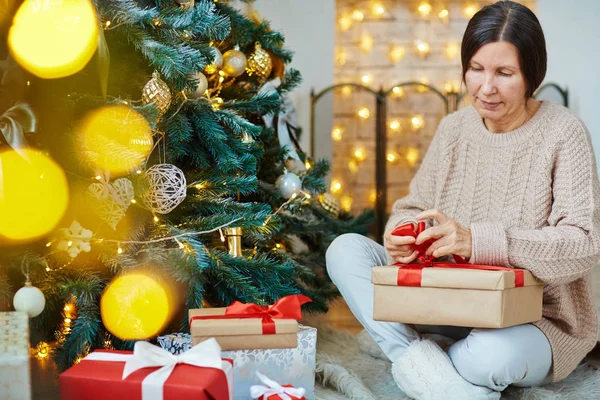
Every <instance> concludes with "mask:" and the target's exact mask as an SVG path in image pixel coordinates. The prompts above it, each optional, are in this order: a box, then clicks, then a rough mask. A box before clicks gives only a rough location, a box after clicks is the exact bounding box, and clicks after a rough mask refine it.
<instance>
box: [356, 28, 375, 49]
mask: <svg viewBox="0 0 600 400" xmlns="http://www.w3.org/2000/svg"><path fill="white" fill-rule="evenodd" d="M373 45H374V40H373V36H371V35H370V34H369V33H363V34H362V35H360V44H359V47H360V49H361V50H362V51H363V52H365V53H368V52H370V51H371V50H372V49H373Z"/></svg>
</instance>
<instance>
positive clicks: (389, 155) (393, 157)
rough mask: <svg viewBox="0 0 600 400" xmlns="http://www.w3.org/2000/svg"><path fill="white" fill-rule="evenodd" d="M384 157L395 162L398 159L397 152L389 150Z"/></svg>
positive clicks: (390, 161)
mask: <svg viewBox="0 0 600 400" xmlns="http://www.w3.org/2000/svg"><path fill="white" fill-rule="evenodd" d="M386 159H387V160H388V162H389V163H395V162H396V161H398V153H396V152H395V151H390V152H388V153H387V157H386Z"/></svg>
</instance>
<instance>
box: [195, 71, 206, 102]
mask: <svg viewBox="0 0 600 400" xmlns="http://www.w3.org/2000/svg"><path fill="white" fill-rule="evenodd" d="M194 79H195V80H197V81H198V86H196V90H195V91H194V93H193V94H192V96H193V97H196V98H198V97H202V95H203V94H204V92H206V89H208V81H207V80H206V76H205V75H204V74H203V73H202V72H198V73H196V75H194Z"/></svg>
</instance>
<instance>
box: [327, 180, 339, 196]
mask: <svg viewBox="0 0 600 400" xmlns="http://www.w3.org/2000/svg"><path fill="white" fill-rule="evenodd" d="M341 190H342V182H340V181H339V180H338V179H332V180H331V184H330V185H329V191H330V192H331V193H333V194H336V193H339V192H340V191H341Z"/></svg>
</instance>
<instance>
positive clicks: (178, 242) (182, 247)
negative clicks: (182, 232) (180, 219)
mask: <svg viewBox="0 0 600 400" xmlns="http://www.w3.org/2000/svg"><path fill="white" fill-rule="evenodd" d="M175 241H176V242H177V245H178V246H179V248H180V249H184V248H185V246H184V245H183V243H181V242H180V241H179V240H177V239H175Z"/></svg>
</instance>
